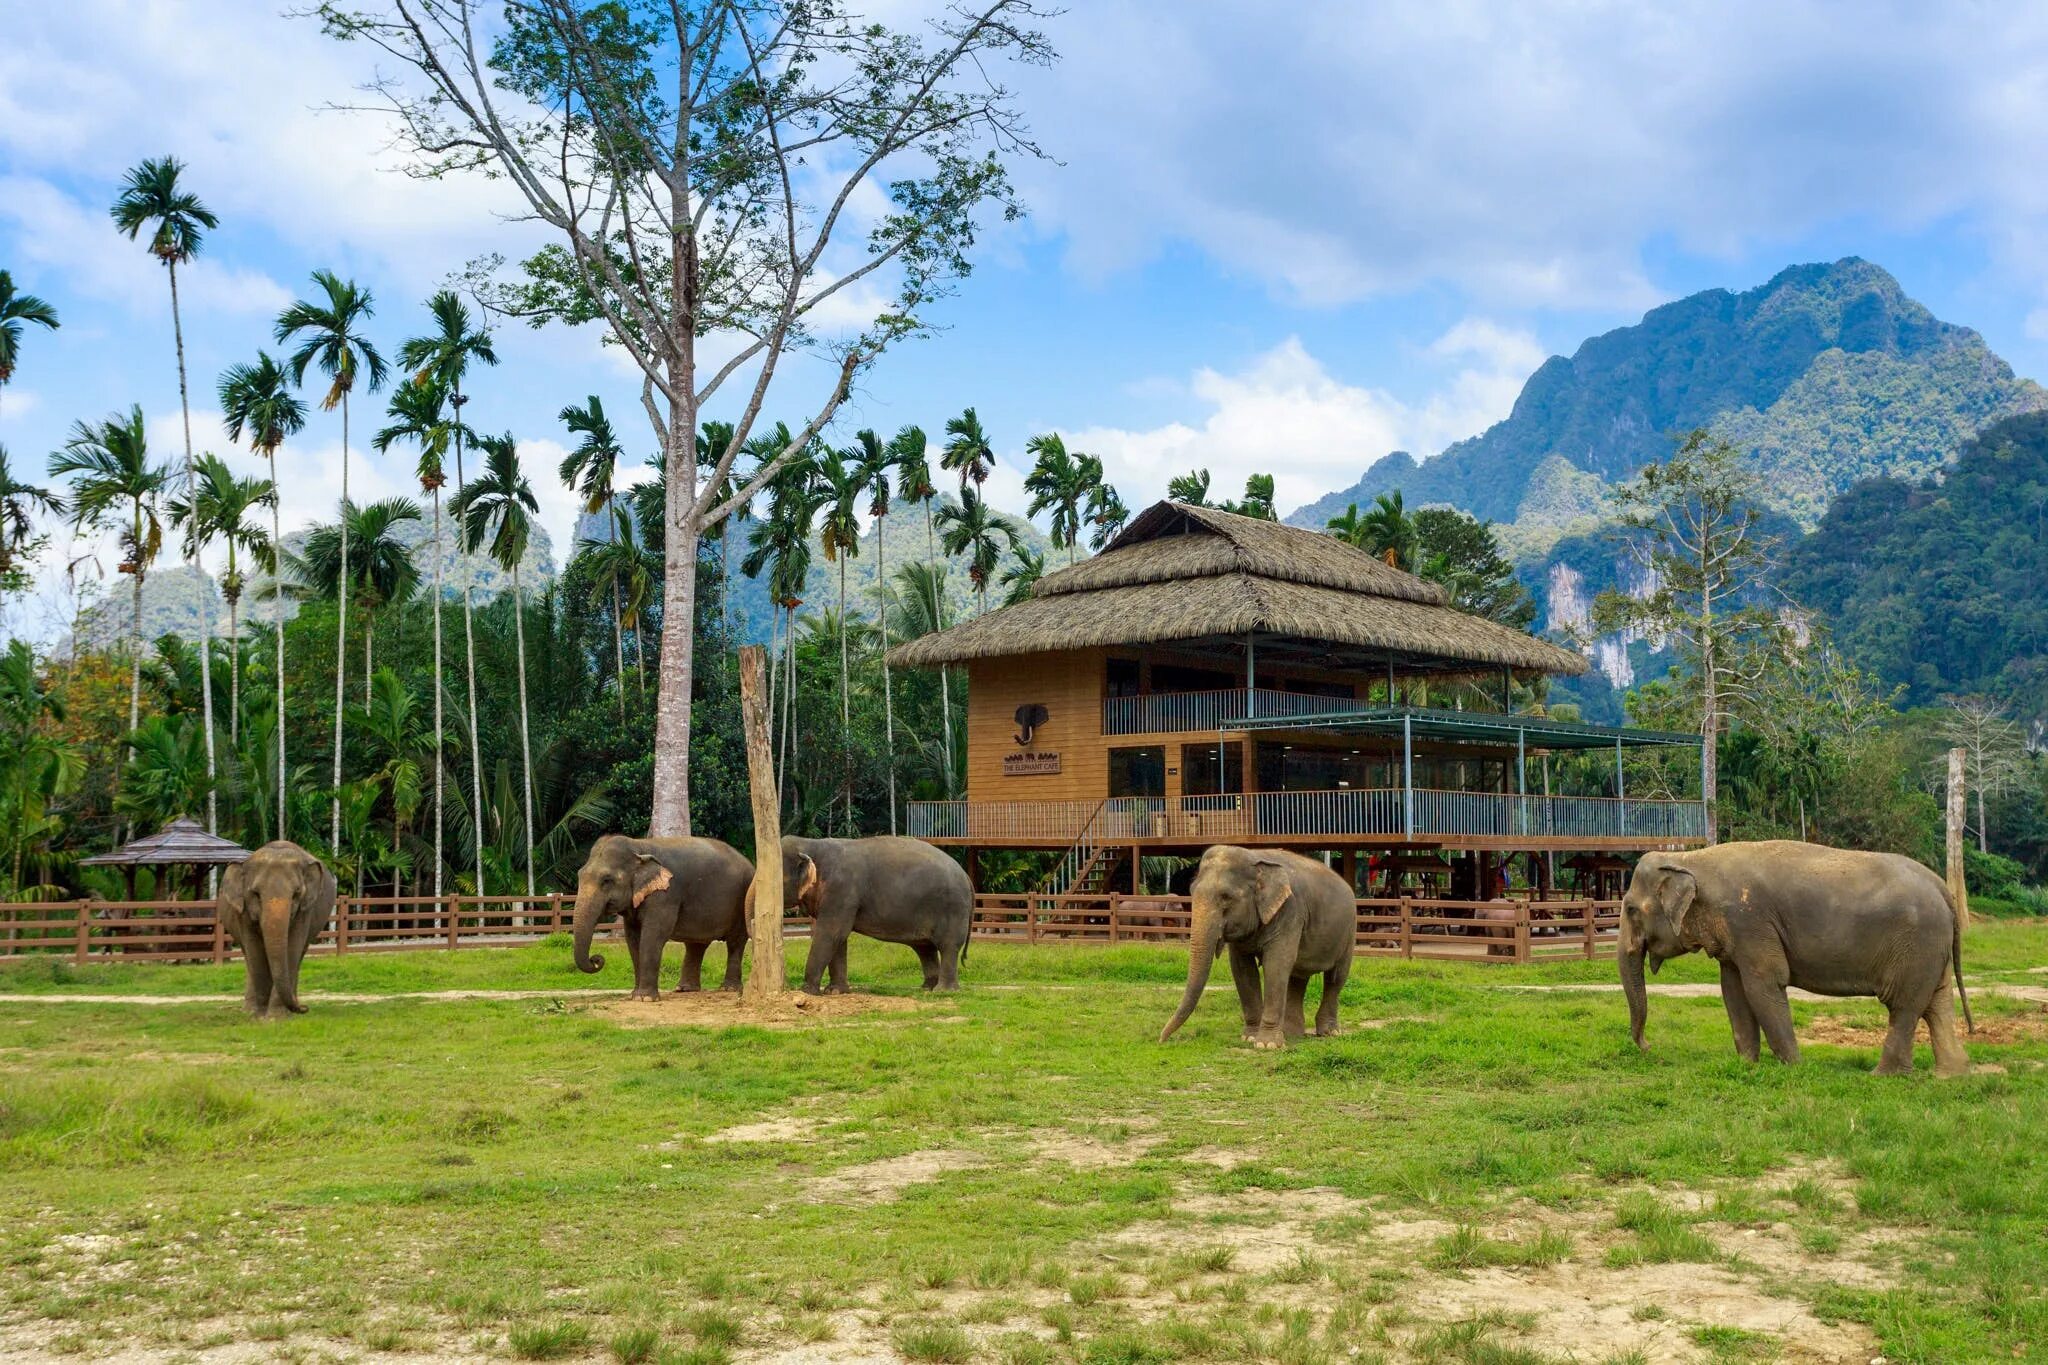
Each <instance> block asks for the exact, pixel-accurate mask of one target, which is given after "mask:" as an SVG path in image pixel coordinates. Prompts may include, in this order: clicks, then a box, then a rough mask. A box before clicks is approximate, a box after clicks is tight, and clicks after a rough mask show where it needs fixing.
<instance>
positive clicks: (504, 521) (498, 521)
mask: <svg viewBox="0 0 2048 1365" xmlns="http://www.w3.org/2000/svg"><path fill="white" fill-rule="evenodd" d="M477 445H479V446H481V447H482V448H483V452H484V472H483V473H482V474H480V475H478V476H477V478H476V480H475V481H474V482H472V483H466V484H464V485H462V487H461V488H460V489H458V490H456V494H455V502H454V504H453V505H452V506H451V507H450V508H449V511H450V512H451V513H453V514H454V517H455V522H456V525H458V526H460V527H461V528H462V545H463V548H464V549H465V550H468V551H469V552H470V553H471V554H475V553H476V552H477V550H478V549H480V548H481V547H482V546H483V543H484V542H485V541H486V540H488V541H490V544H491V548H490V555H491V558H492V560H494V561H495V562H496V563H497V565H498V567H499V568H501V569H504V570H505V571H506V572H508V573H510V574H511V575H512V629H513V632H514V634H515V636H516V638H517V640H518V647H519V763H520V769H521V774H522V777H523V785H524V787H525V805H524V810H525V815H526V894H527V895H529V896H531V895H532V894H533V740H532V736H531V732H530V729H529V726H528V720H527V702H526V607H525V603H524V600H523V599H522V598H521V596H520V593H519V561H520V560H522V559H524V558H525V557H526V545H527V542H528V541H529V540H531V539H532V537H533V514H534V513H536V512H538V511H539V510H540V504H539V503H538V502H536V501H535V500H534V496H533V486H532V485H531V484H529V483H528V482H527V481H526V475H525V474H524V473H523V472H521V470H520V468H519V450H518V447H517V446H516V445H515V444H514V442H513V440H512V437H511V436H510V435H505V436H480V437H478V438H477Z"/></svg>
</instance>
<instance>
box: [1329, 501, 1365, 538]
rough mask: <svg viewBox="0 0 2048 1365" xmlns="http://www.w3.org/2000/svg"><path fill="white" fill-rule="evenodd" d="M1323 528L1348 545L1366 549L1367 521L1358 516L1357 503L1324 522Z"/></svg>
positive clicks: (1348, 505) (1351, 504) (1349, 505)
mask: <svg viewBox="0 0 2048 1365" xmlns="http://www.w3.org/2000/svg"><path fill="white" fill-rule="evenodd" d="M1323 527H1324V529H1325V530H1327V531H1328V532H1329V533H1330V534H1331V535H1333V536H1335V537H1336V538H1337V539H1339V540H1341V541H1343V542H1344V543H1345V544H1346V545H1354V546H1357V547H1358V548H1359V549H1364V548H1365V521H1364V518H1362V517H1360V516H1359V515H1358V504H1357V503H1355V502H1354V503H1350V504H1347V505H1346V506H1345V508H1344V510H1343V511H1342V512H1339V513H1338V514H1337V515H1336V516H1334V517H1331V518H1330V519H1329V520H1328V521H1326V522H1324V523H1323Z"/></svg>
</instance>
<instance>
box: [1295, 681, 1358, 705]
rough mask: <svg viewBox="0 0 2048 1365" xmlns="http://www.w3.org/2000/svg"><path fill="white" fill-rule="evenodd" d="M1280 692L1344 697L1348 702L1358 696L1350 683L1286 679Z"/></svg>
mask: <svg viewBox="0 0 2048 1365" xmlns="http://www.w3.org/2000/svg"><path fill="white" fill-rule="evenodd" d="M1280 690H1281V691H1282V692H1293V693H1296V694H1297V695H1299V696H1304V697H1343V698H1345V699H1346V700H1347V701H1350V700H1356V699H1357V696H1358V693H1357V691H1356V690H1355V689H1354V688H1353V687H1352V686H1351V684H1350V683H1340V682H1312V681H1310V680H1308V679H1305V678H1284V679H1282V680H1281V683H1280Z"/></svg>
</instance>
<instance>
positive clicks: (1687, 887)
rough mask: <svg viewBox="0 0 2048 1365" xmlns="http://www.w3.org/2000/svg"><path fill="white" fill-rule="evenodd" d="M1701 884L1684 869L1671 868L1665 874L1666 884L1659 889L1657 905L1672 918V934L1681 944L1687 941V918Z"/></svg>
mask: <svg viewBox="0 0 2048 1365" xmlns="http://www.w3.org/2000/svg"><path fill="white" fill-rule="evenodd" d="M1699 890H1700V884H1699V882H1698V881H1697V880H1696V879H1695V878H1694V877H1693V875H1692V873H1691V872H1688V871H1687V870H1686V869H1684V868H1682V867H1674V868H1671V869H1670V870H1669V871H1667V872H1666V873H1665V874H1664V884H1663V885H1662V886H1659V887H1658V888H1657V905H1658V907H1659V908H1660V909H1662V910H1663V911H1664V913H1665V914H1666V915H1668V916H1670V918H1671V927H1672V932H1673V933H1675V934H1676V935H1677V936H1678V938H1679V941H1680V942H1684V941H1685V917H1686V915H1687V914H1689V913H1691V911H1692V903H1693V898H1694V897H1695V896H1697V895H1698V894H1699Z"/></svg>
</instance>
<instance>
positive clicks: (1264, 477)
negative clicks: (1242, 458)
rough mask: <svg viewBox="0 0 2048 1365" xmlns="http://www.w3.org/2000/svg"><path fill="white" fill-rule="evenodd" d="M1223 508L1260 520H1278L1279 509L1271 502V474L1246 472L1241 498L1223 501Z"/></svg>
mask: <svg viewBox="0 0 2048 1365" xmlns="http://www.w3.org/2000/svg"><path fill="white" fill-rule="evenodd" d="M1223 510H1224V511H1226V512H1235V513H1237V514H1238V515H1239V516H1241V517H1256V518H1258V519H1259V520H1260V521H1278V520H1280V509H1279V508H1278V507H1276V506H1275V505H1274V503H1273V476H1272V475H1271V474H1247V475H1246V476H1245V480H1244V497H1243V499H1242V500H1240V501H1237V502H1226V503H1224V504H1223Z"/></svg>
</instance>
